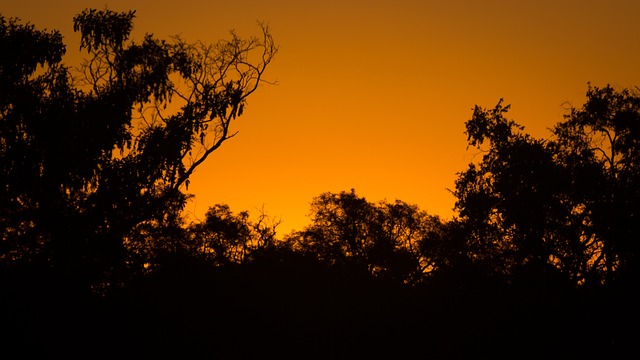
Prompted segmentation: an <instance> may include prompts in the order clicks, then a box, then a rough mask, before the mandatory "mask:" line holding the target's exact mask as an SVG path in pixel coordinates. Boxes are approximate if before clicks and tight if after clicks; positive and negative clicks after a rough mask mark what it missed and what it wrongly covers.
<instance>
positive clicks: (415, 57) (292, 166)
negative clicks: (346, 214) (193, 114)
mask: <svg viewBox="0 0 640 360" xmlns="http://www.w3.org/2000/svg"><path fill="white" fill-rule="evenodd" d="M105 4H106V6H107V7H108V8H110V9H112V10H130V9H134V10H136V11H137V12H136V15H137V17H136V20H135V29H136V30H135V31H136V33H135V35H136V38H137V39H140V38H141V36H142V34H143V33H145V32H149V33H154V34H155V35H157V36H158V37H166V36H170V35H174V34H180V35H181V36H183V37H184V38H185V39H187V40H190V41H194V40H202V41H204V42H213V41H216V40H218V39H220V38H224V37H226V36H227V34H228V31H229V30H230V29H236V30H237V32H238V33H239V35H241V36H250V35H253V34H256V33H257V31H258V30H259V29H258V28H257V26H256V20H263V21H265V22H268V23H269V24H270V26H271V28H272V32H273V35H274V38H275V40H276V42H277V43H278V45H279V47H280V52H279V54H278V55H277V57H276V59H275V61H274V63H273V64H272V66H271V68H270V69H268V70H267V78H268V79H269V80H275V81H277V82H278V85H276V86H264V87H262V88H261V89H259V90H258V91H257V92H256V93H255V94H254V95H253V96H252V97H250V98H249V104H248V107H247V109H246V111H245V115H244V116H242V117H241V118H239V119H238V121H237V122H236V124H235V130H238V131H239V134H238V136H237V137H235V138H234V139H232V140H230V141H229V142H227V143H225V144H224V145H223V146H222V148H220V149H219V150H218V151H217V152H216V153H214V154H213V155H212V158H210V159H209V160H207V162H206V163H205V164H204V165H203V166H202V167H201V168H199V169H198V170H197V172H196V173H195V174H194V176H193V177H192V179H191V185H190V187H189V192H191V193H193V194H195V195H196V199H195V201H194V202H192V203H190V204H189V205H188V207H187V211H189V212H191V213H192V214H194V216H195V217H196V218H202V216H203V214H204V212H205V211H206V210H207V208H208V207H209V206H211V205H213V204H215V203H227V204H229V205H230V206H231V209H232V210H234V211H241V210H249V211H250V212H252V213H256V212H258V211H259V210H260V209H261V208H264V210H265V212H266V213H267V214H269V215H271V216H274V217H277V218H282V220H283V223H282V225H281V226H280V233H281V234H286V233H288V232H289V231H290V230H292V229H301V228H302V227H303V226H304V225H305V224H306V223H307V222H308V219H307V218H306V215H307V214H308V211H309V206H308V205H309V202H310V201H311V200H312V198H313V197H314V196H317V195H319V194H320V193H322V192H326V191H333V192H338V191H342V190H349V189H351V188H355V189H356V191H357V193H358V194H360V195H363V196H365V197H367V199H368V200H370V201H378V200H382V199H387V200H389V201H393V200H394V199H396V198H397V199H401V200H404V201H406V202H409V203H415V204H418V205H419V206H420V207H421V208H422V209H425V210H427V211H428V212H429V213H432V214H438V215H441V216H443V217H444V218H449V217H451V216H452V215H453V212H452V207H453V205H454V198H453V197H452V196H451V194H450V193H449V192H448V191H447V188H452V187H453V186H454V183H453V181H454V180H455V177H456V172H458V171H462V170H464V169H465V168H466V165H467V163H469V162H470V161H471V160H472V159H473V156H474V152H473V151H467V149H466V142H465V140H466V137H465V135H464V134H463V132H464V121H466V120H467V119H469V117H470V116H471V112H472V108H473V106H474V105H475V104H478V105H481V106H483V107H492V106H494V105H495V104H496V103H497V102H498V100H499V99H500V98H504V99H505V102H506V103H508V104H512V110H511V112H510V115H511V117H512V118H514V119H515V120H516V121H517V122H519V123H521V124H522V125H525V126H526V129H527V131H530V132H531V133H532V134H533V135H535V136H546V135H547V134H548V133H547V132H546V128H548V127H550V126H552V125H553V124H554V123H556V122H557V121H559V120H561V118H562V114H563V107H564V105H565V104H567V103H570V104H573V105H580V104H581V103H582V101H583V99H584V93H585V91H586V86H587V82H591V83H592V84H594V85H597V86H604V85H606V84H607V83H610V84H612V85H614V86H620V87H632V86H635V85H637V84H639V83H640V68H639V67H638V66H637V64H639V63H640V50H638V49H639V48H638V46H637V45H638V43H639V40H640V22H638V21H637V19H638V18H639V17H640V2H637V1H634V0H624V1H623V0H619V1H616V0H612V1H607V2H602V1H568V0H554V1H546V0H545V1H535V2H533V1H532V2H516V1H497V0H487V1H425V0H411V1H409V0H407V1H402V0H396V1H392V0H384V1H338V0H324V1H304V2H302V1H293V0H274V1H258V0H251V1H231V0H224V1H215V2H211V1H201V0H200V1H196V0H192V1H190V0H185V1H181V2H173V1H172V2H169V1H154V2H148V1H105V0H102V1H99V2H98V1H79V0H77V1H64V2H48V1H29V2H15V3H11V4H3V5H2V6H1V7H0V11H1V12H2V13H3V14H4V15H5V16H7V17H19V18H21V19H22V20H23V21H29V22H31V23H33V24H34V25H36V26H37V27H38V28H48V29H54V28H55V29H59V30H60V31H61V32H62V33H63V35H65V38H66V43H67V46H68V51H69V53H70V56H74V55H73V54H75V53H76V51H77V46H78V45H77V44H78V37H77V36H76V35H74V34H73V32H72V18H73V16H74V15H75V14H76V13H78V12H80V11H81V10H82V9H84V8H86V7H96V8H104V7H105ZM75 56H77V55H75Z"/></svg>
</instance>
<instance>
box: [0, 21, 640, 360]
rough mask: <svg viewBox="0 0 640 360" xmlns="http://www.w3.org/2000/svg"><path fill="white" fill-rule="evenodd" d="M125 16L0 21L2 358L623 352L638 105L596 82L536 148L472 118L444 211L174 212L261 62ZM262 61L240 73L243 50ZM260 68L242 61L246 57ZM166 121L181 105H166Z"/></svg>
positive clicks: (634, 240)
mask: <svg viewBox="0 0 640 360" xmlns="http://www.w3.org/2000/svg"><path fill="white" fill-rule="evenodd" d="M133 19H134V12H126V13H115V12H112V11H108V10H101V11H98V10H86V11H84V12H82V13H81V14H79V15H78V16H76V18H75V19H74V29H75V30H76V31H79V32H80V33H81V44H80V46H81V49H82V50H83V51H84V52H85V53H86V54H87V60H86V62H85V63H84V64H83V65H82V68H81V74H80V75H79V77H78V75H77V74H76V79H79V80H73V77H72V71H71V70H70V69H68V68H66V67H65V66H64V65H63V64H62V62H61V61H62V56H63V55H64V53H65V47H64V45H63V43H62V38H61V36H60V34H59V33H57V32H46V31H39V30H36V29H35V28H34V27H33V26H31V25H22V24H20V23H19V22H18V21H17V20H14V19H5V18H4V17H2V16H0V141H1V142H0V181H1V183H0V185H1V187H0V203H1V204H2V206H1V208H0V231H2V237H1V239H0V240H1V241H0V308H2V309H3V312H2V318H0V321H1V322H2V324H3V326H2V329H3V330H2V332H0V354H1V355H3V356H4V357H8V358H14V357H20V358H25V357H35V358H42V357H47V358H50V357H65V358H114V357H119V358H167V357H178V358H196V357H214V358H234V359H237V358H241V359H242V358H246V359H249V358H250V359H254V358H257V357H278V358H296V359H298V358H318V359H347V358H408V357H410V356H419V357H421V358H422V357H425V358H436V359H441V358H442V359H445V358H446V359H451V358H461V359H467V358H471V357H480V358H509V359H511V358H535V359H539V358H577V357H587V358H592V357H603V358H617V357H621V356H622V355H624V354H627V355H628V354H629V351H635V342H636V340H637V338H638V335H639V334H638V331H637V330H636V329H635V325H636V323H637V322H638V321H639V320H640V316H639V315H640V312H639V311H638V306H637V303H638V300H640V299H639V298H638V295H637V294H636V293H637V291H636V287H637V285H636V282H637V279H638V271H639V270H640V269H639V267H638V257H639V256H640V253H639V251H640V247H639V245H638V239H639V238H640V233H639V232H640V227H639V225H638V221H637V220H638V219H637V217H638V213H639V212H638V211H639V210H640V208H639V206H640V205H639V204H640V190H639V188H638V186H637V184H638V180H640V147H639V146H638V145H639V141H640V96H638V94H637V93H636V92H634V91H631V90H626V89H623V90H620V91H618V90H615V89H613V88H611V87H609V86H607V87H605V88H597V87H591V86H589V88H588V90H587V101H586V103H585V104H584V106H582V107H580V108H574V109H571V110H570V112H569V113H568V114H567V116H566V118H565V120H564V121H562V122H561V123H559V124H557V125H556V126H555V127H554V128H553V130H552V131H553V132H552V136H551V137H550V138H549V139H536V138H533V137H532V136H530V135H528V134H526V133H525V132H524V127H522V126H520V125H518V124H517V123H516V122H514V121H513V120H509V119H507V118H506V114H507V111H508V109H509V106H505V105H503V102H502V101H500V102H499V103H498V104H497V105H496V106H495V107H494V108H493V109H488V110H487V109H483V108H481V107H476V108H475V109H474V112H473V115H472V118H471V119H470V120H469V121H468V122H467V123H466V125H467V135H468V141H469V145H470V146H473V147H476V148H478V149H480V150H481V151H482V152H483V156H482V158H481V159H479V160H478V161H477V162H475V163H472V164H470V165H469V167H468V169H467V170H465V171H463V172H461V173H460V174H459V176H458V179H457V180H456V183H455V190H454V191H453V193H454V194H455V196H456V198H457V202H456V209H457V210H458V212H459V217H457V218H454V219H452V220H450V221H447V222H445V221H442V220H441V219H439V218H438V217H435V216H431V215H428V214H427V213H426V212H424V211H422V210H420V209H418V207H417V206H414V205H410V204H407V203H405V202H402V201H399V200H396V201H395V202H392V203H389V202H387V201H382V202H378V203H371V202H369V201H367V200H366V199H365V198H363V197H360V196H358V195H356V193H355V190H351V191H350V192H340V193H324V194H321V195H320V196H318V197H316V198H315V199H313V201H312V203H311V220H312V222H311V224H310V225H309V226H307V227H306V228H304V229H303V230H301V231H295V232H293V233H291V234H289V235H287V236H286V237H285V238H284V240H279V239H278V238H277V236H276V228H277V226H278V222H277V221H273V220H272V219H271V218H269V217H268V216H266V215H265V214H261V215H260V216H259V217H258V218H257V219H256V220H252V219H251V217H250V216H249V214H248V213H247V212H240V213H234V212H232V211H231V209H230V208H229V207H228V206H227V205H223V204H218V205H215V206H213V207H211V208H210V209H209V211H208V212H207V214H206V218H205V220H204V221H202V222H198V223H192V224H185V223H184V221H183V220H182V218H181V216H180V214H181V210H182V208H183V206H184V203H185V201H186V200H187V198H188V195H187V194H186V193H185V192H184V191H186V188H187V187H188V181H189V180H188V179H189V176H190V175H191V174H192V173H193V171H194V170H195V169H196V168H197V167H198V166H199V165H200V164H201V163H202V162H203V161H205V160H206V159H207V157H208V156H209V155H210V154H211V153H212V152H213V151H215V150H216V149H217V148H219V147H220V146H221V145H222V143H223V142H224V141H226V140H228V139H229V138H231V137H232V136H233V135H234V133H233V132H232V131H231V128H230V124H231V123H232V121H233V120H234V119H235V118H236V117H237V116H240V115H242V112H243V109H244V105H245V101H246V98H247V96H249V95H250V94H251V93H252V92H253V91H254V90H255V89H256V87H257V86H258V85H259V84H260V83H261V82H262V81H263V80H262V74H263V72H264V70H265V68H266V66H267V65H268V64H269V62H270V61H271V59H272V58H273V56H274V55H275V53H276V50H277V49H276V48H275V46H274V44H273V40H272V39H271V36H270V34H269V31H268V29H267V28H265V27H263V28H262V30H263V33H262V37H261V38H251V39H249V40H243V39H240V38H238V37H237V36H235V35H232V39H231V40H229V41H221V42H219V43H217V44H213V45H205V44H201V43H196V44H188V43H185V42H184V41H182V40H180V39H172V40H169V41H167V40H160V39H156V38H154V37H153V36H152V35H146V36H145V37H144V39H143V40H142V41H141V42H139V43H137V42H135V41H132V40H130V39H129V38H130V36H131V31H132V26H133ZM254 52H257V53H258V56H257V58H258V59H260V60H259V61H258V62H257V63H251V62H249V59H250V58H249V54H252V53H254ZM251 59H254V57H251ZM167 109H174V111H168V110H167Z"/></svg>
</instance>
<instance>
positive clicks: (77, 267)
mask: <svg viewBox="0 0 640 360" xmlns="http://www.w3.org/2000/svg"><path fill="white" fill-rule="evenodd" d="M133 18H134V12H133V11H130V12H124V13H117V12H113V11H110V10H93V9H90V10H85V11H83V12H82V13H81V14H79V15H77V16H76V17H75V18H74V30H75V31H78V32H80V34H81V43H80V48H81V50H83V51H85V53H86V54H87V58H86V61H85V62H84V63H83V64H82V66H81V68H80V73H79V74H76V73H74V72H73V71H72V70H71V69H69V68H67V67H65V66H64V65H63V64H62V63H61V58H62V55H63V54H64V52H65V47H64V45H63V43H62V37H61V36H60V34H59V33H57V32H45V31H40V30H36V29H35V28H34V27H33V26H32V25H21V24H20V23H19V22H18V21H17V20H15V19H9V20H6V19H5V18H4V17H2V18H0V20H1V22H0V36H1V38H0V48H2V54H3V55H2V60H1V63H0V82H1V83H2V85H1V87H0V92H1V93H0V98H1V99H2V100H0V101H1V103H0V117H1V119H0V120H1V121H0V136H1V138H2V143H1V144H0V145H1V147H0V163H1V165H0V174H1V176H2V184H3V186H2V190H0V192H1V195H0V197H1V199H2V203H3V204H6V205H3V206H2V209H1V210H0V227H2V228H3V235H2V240H3V241H2V246H3V249H2V252H1V255H0V256H1V258H2V261H3V262H4V263H15V262H19V261H21V260H28V261H33V260H34V259H36V258H39V259H41V260H43V262H44V263H46V264H47V265H46V266H51V267H53V268H55V269H58V270H60V271H61V272H62V273H66V274H74V276H81V277H84V278H85V279H81V281H82V282H88V281H96V280H99V279H100V278H103V279H107V278H109V277H110V276H111V275H110V274H115V273H117V272H118V271H121V270H123V268H124V267H129V268H135V267H140V266H142V265H143V264H136V263H133V262H132V259H133V258H131V257H130V256H129V255H131V254H130V250H132V249H136V248H137V246H136V245H135V244H133V243H132V242H133V241H134V240H135V239H137V238H140V236H137V233H139V232H145V231H148V229H149V227H150V226H151V227H152V226H156V227H157V226H161V227H167V226H168V225H167V224H171V223H173V224H177V223H178V217H179V212H180V211H181V209H182V207H183V206H184V204H185V201H186V199H187V195H186V194H185V193H184V192H183V190H184V189H186V188H187V187H188V182H189V176H190V175H191V174H192V173H193V172H194V170H195V169H196V168H197V167H198V166H199V165H200V164H202V162H204V161H205V160H206V159H207V157H208V156H209V155H210V154H211V153H212V152H213V151H215V150H216V149H218V148H219V147H220V146H221V145H222V144H223V143H224V142H225V141H226V140H228V139H230V138H231V137H233V136H234V135H235V133H234V132H232V130H231V124H232V122H233V120H234V119H235V118H236V117H237V116H240V115H242V113H243V110H244V106H245V104H246V99H247V97H248V96H249V95H251V94H252V93H253V92H254V91H255V90H256V88H257V87H258V86H259V85H260V84H261V83H262V82H264V80H263V74H264V71H265V70H266V68H267V66H268V65H269V63H270V62H271V60H272V59H273V57H274V55H275V54H276V52H277V48H276V46H275V45H274V42H273V39H272V37H271V34H270V32H269V29H268V28H267V27H266V26H262V27H261V29H262V34H261V36H260V37H256V38H249V39H241V38H239V37H238V36H236V35H235V34H232V37H231V39H230V40H224V41H220V42H218V43H215V44H212V45H208V44H203V43H194V44H191V43H187V42H185V41H183V40H181V39H180V38H172V39H169V40H161V39H156V38H155V37H153V35H145V37H144V39H143V40H142V41H141V42H135V41H131V40H129V37H130V35H131V30H132V28H133ZM176 226H177V225H176ZM134 258H135V257H134ZM105 281H106V283H110V282H113V281H114V280H113V279H111V280H105Z"/></svg>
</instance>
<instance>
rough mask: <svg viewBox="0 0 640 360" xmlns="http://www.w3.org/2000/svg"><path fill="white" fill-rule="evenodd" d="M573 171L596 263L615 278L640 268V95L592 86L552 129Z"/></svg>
mask: <svg viewBox="0 0 640 360" xmlns="http://www.w3.org/2000/svg"><path fill="white" fill-rule="evenodd" d="M553 132H554V135H555V137H556V141H557V143H558V157H559V158H560V161H561V162H562V164H563V166H564V167H565V169H566V170H567V173H569V174H570V175H571V185H572V186H571V197H572V199H573V204H574V212H575V213H577V214H580V216H581V218H582V228H583V234H584V238H585V239H588V241H589V242H590V243H592V244H594V247H595V248H596V251H594V252H593V253H592V259H591V261H592V262H593V266H594V267H597V268H599V269H600V270H601V272H604V273H605V275H606V278H607V280H609V281H611V280H612V279H613V278H615V277H617V276H618V275H632V276H637V275H638V273H639V271H640V269H639V268H638V265H639V264H638V261H639V260H640V259H639V256H640V242H639V241H638V237H639V236H640V225H639V221H638V216H639V214H640V189H639V188H638V183H639V181H640V95H639V94H638V92H637V91H632V90H629V89H621V90H616V89H614V88H613V87H611V86H609V85H607V86H606V87H604V88H598V87H593V86H591V85H589V88H588V90H587V100H586V102H585V104H584V105H583V106H582V107H580V108H572V109H571V111H570V113H569V114H567V116H566V117H565V121H563V122H561V123H559V124H558V125H557V126H556V127H555V128H554V129H553Z"/></svg>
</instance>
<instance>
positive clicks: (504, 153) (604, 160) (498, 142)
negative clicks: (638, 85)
mask: <svg viewBox="0 0 640 360" xmlns="http://www.w3.org/2000/svg"><path fill="white" fill-rule="evenodd" d="M639 104H640V101H639V98H638V97H637V96H636V95H634V94H633V93H632V92H630V91H629V90H627V89H623V90H621V91H616V90H614V89H613V88H611V87H609V86H607V87H606V88H604V89H598V88H592V87H591V86H590V87H589V89H588V91H587V102H586V103H585V105H584V106H583V107H582V108H579V109H576V108H573V109H571V111H570V112H569V113H568V114H567V115H566V118H565V120H564V121H562V122H560V123H559V124H557V125H556V127H555V128H554V129H553V137H552V138H550V139H535V138H533V137H531V136H530V135H528V134H526V133H524V132H523V130H524V128H523V127H522V126H520V125H518V124H517V123H515V122H514V121H512V120H508V119H507V118H506V117H505V114H506V113H507V111H508V109H509V106H504V105H503V104H502V101H500V102H499V103H498V104H497V105H496V107H495V108H493V109H489V110H487V109H483V108H480V107H476V108H475V110H474V113H473V116H472V118H471V120H469V121H468V122H467V123H466V125H467V134H468V136H469V145H470V146H475V147H477V148H480V149H482V150H483V151H484V155H483V156H482V159H481V161H479V162H478V163H476V164H474V163H472V164H470V165H469V168H468V169H467V170H466V171H464V172H462V173H460V175H459V177H458V179H457V181H456V189H455V192H454V194H455V195H456V197H457V202H456V208H457V209H458V210H459V211H460V216H461V218H462V223H463V228H464V229H465V231H466V235H465V238H466V240H465V242H464V245H463V248H464V250H465V251H466V252H468V254H470V256H469V257H470V258H473V261H474V262H476V263H482V264H484V266H485V269H486V270H487V271H491V272H494V273H495V274H496V275H498V276H504V277H506V279H508V280H509V281H513V280H516V278H518V277H520V278H522V277H525V278H528V279H529V280H532V278H536V279H538V280H537V281H539V282H540V280H542V282H541V283H544V284H549V280H550V277H551V278H554V279H556V280H559V281H560V279H561V278H564V279H565V280H570V281H571V282H572V283H573V284H575V285H584V284H586V283H588V284H592V285H598V284H603V283H605V282H610V281H612V280H613V279H614V278H615V277H616V276H617V275H619V274H621V273H622V272H623V270H624V271H633V272H635V271H637V254H638V248H637V246H638V245H637V242H636V241H634V240H633V239H635V238H637V235H638V228H637V225H634V224H635V223H636V221H635V216H637V213H638V206H639V204H640V203H639V201H638V200H639V197H638V190H637V186H634V184H637V181H638V180H639V178H638V174H639V172H638V161H637V160H638V156H640V148H639V147H638V130H637V129H638V126H640V112H639V110H640V108H639ZM623 194H624V195H623ZM560 274H562V275H561V276H560ZM516 281H517V280H516Z"/></svg>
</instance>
